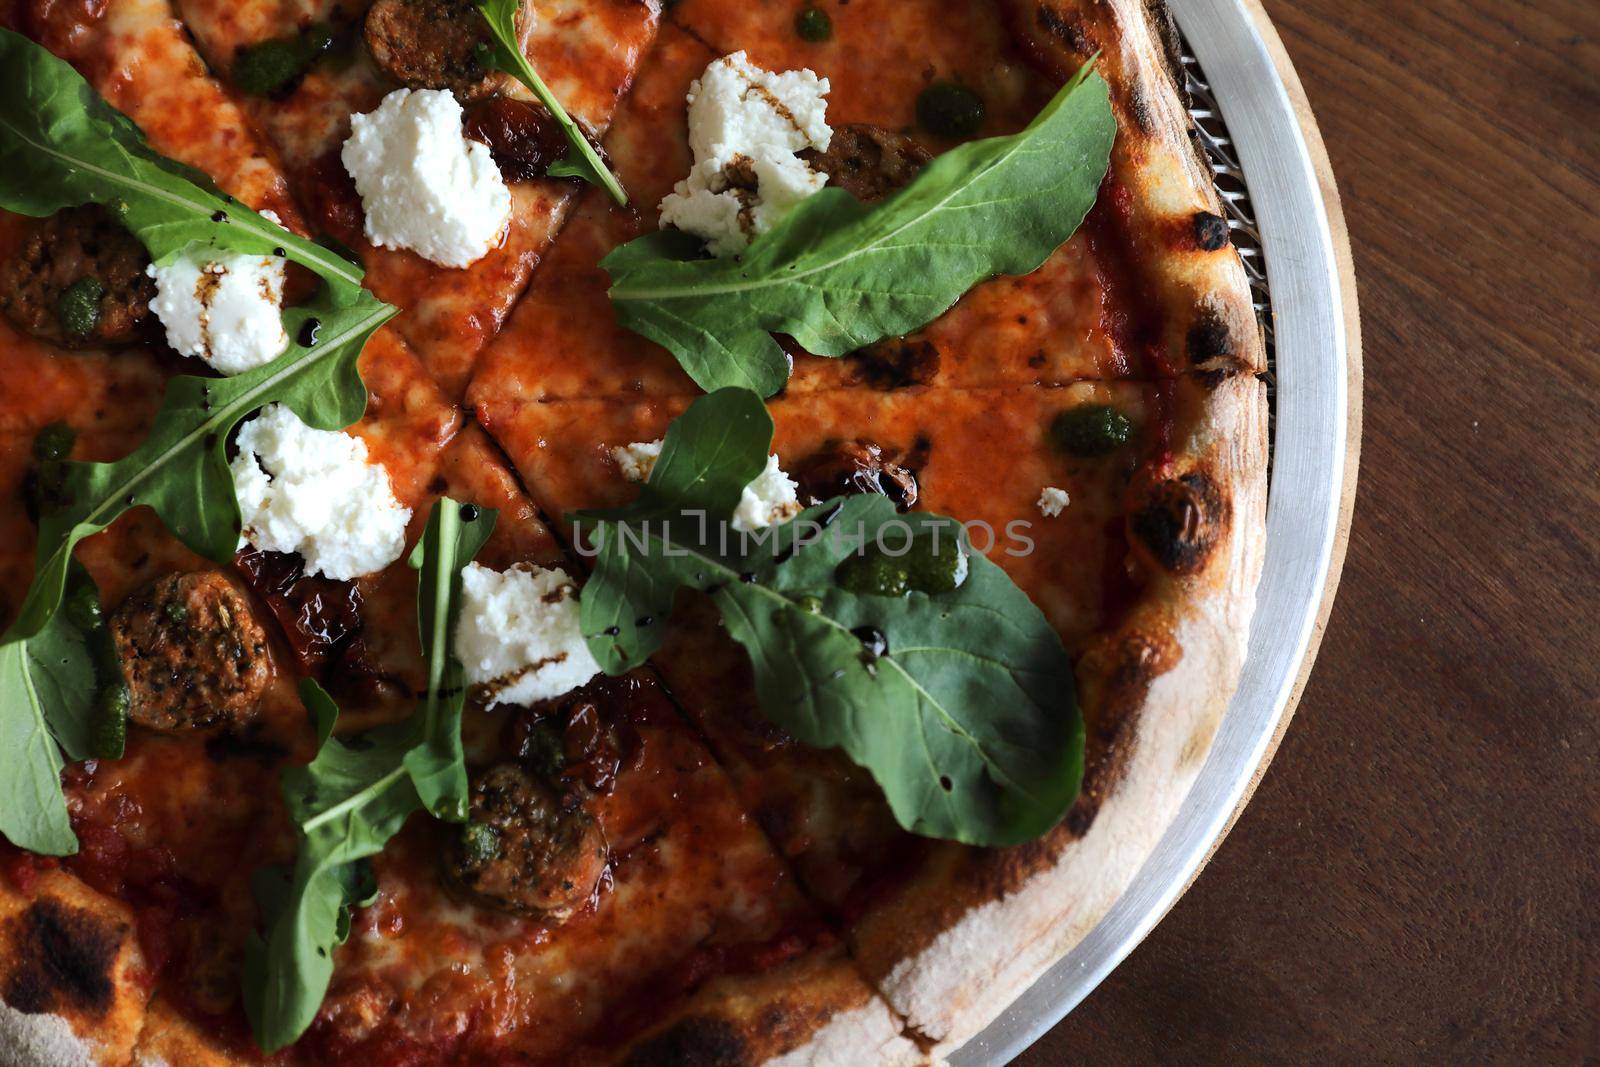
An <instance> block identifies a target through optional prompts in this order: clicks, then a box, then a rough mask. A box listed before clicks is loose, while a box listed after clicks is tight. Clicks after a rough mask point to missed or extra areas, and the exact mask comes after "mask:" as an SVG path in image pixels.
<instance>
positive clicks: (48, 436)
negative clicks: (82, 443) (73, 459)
mask: <svg viewBox="0 0 1600 1067" xmlns="http://www.w3.org/2000/svg"><path fill="white" fill-rule="evenodd" d="M77 439H78V432H77V431H76V430H74V429H73V428H72V427H71V426H68V425H67V424H66V423H64V422H52V423H51V424H50V425H48V426H46V427H45V428H44V429H42V430H40V431H39V433H38V436H36V437H35V438H34V439H33V458H34V459H36V460H38V461H39V462H41V463H45V462H48V461H50V460H62V459H66V458H67V457H68V456H69V455H71V454H72V446H73V444H74V443H75V442H76V441H77Z"/></svg>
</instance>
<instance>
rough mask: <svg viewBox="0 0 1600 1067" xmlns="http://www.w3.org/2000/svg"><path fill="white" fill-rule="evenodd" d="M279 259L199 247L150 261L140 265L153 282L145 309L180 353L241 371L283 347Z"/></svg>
mask: <svg viewBox="0 0 1600 1067" xmlns="http://www.w3.org/2000/svg"><path fill="white" fill-rule="evenodd" d="M283 263H284V261H283V260H282V259H280V258H278V257H277V256H252V255H246V254H244V253H242V252H219V251H215V250H210V251H206V250H204V249H202V250H199V251H198V252H185V253H184V254H182V255H180V256H178V257H177V258H176V259H174V260H173V261H172V262H171V263H166V264H163V265H160V266H157V265H156V264H153V263H152V264H151V265H150V266H149V267H148V268H146V273H147V274H149V275H150V277H152V278H154V279H155V281H156V296H155V299H154V300H152V301H151V302H150V310H151V311H154V312H155V313H156V318H158V319H160V320H161V325H163V326H165V327H166V329H167V343H168V344H170V345H171V346H172V347H173V348H175V349H177V350H178V351H179V352H180V353H182V354H183V355H185V356H195V357H197V358H199V359H203V360H205V361H206V362H207V363H209V364H210V365H211V366H212V367H214V368H216V369H217V370H218V371H220V372H222V373H223V374H229V375H232V374H243V373H244V372H245V371H247V370H251V369H252V368H255V367H259V366H261V365H262V364H263V363H271V362H272V361H273V360H274V359H276V358H277V357H278V356H279V355H280V354H282V352H283V350H284V349H285V348H287V347H288V346H289V335H288V334H287V333H286V332H284V329H283V279H284V266H283Z"/></svg>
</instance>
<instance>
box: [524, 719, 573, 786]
mask: <svg viewBox="0 0 1600 1067" xmlns="http://www.w3.org/2000/svg"><path fill="white" fill-rule="evenodd" d="M517 757H518V758H519V759H521V760H522V762H523V764H524V765H525V766H526V767H527V768H528V769H529V770H531V771H533V772H534V773H535V774H537V775H539V776H540V777H541V778H554V777H555V776H556V775H558V774H560V773H561V770H562V768H563V767H565V766H566V762H567V760H566V753H565V751H564V750H563V748H562V743H561V732H560V731H559V730H558V729H557V728H556V726H555V724H554V723H553V722H549V721H545V722H540V723H537V724H535V725H534V726H533V727H532V728H531V729H529V730H528V732H527V734H526V735H524V737H523V739H522V745H521V747H520V748H519V749H518V751H517Z"/></svg>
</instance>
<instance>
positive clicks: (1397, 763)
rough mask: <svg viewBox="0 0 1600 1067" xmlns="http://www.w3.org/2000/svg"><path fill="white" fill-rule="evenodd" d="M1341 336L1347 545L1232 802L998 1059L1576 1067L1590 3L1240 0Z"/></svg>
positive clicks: (1581, 1007) (1586, 747) (1581, 957)
mask: <svg viewBox="0 0 1600 1067" xmlns="http://www.w3.org/2000/svg"><path fill="white" fill-rule="evenodd" d="M1265 6H1266V8H1267V10H1268V12H1269V14H1270V15H1271V17H1272V19H1273V21H1274V23H1275V24H1276V26H1277V28H1278V32H1279V33H1280V34H1281V35H1282V37H1283V39H1284V43H1285V45H1286V46H1287V49H1288V51H1289V54H1290V56H1291V57H1292V59H1293V61H1294V63H1295V66H1296V67H1297V68H1298V70H1299V72H1300V76H1301V79H1302V80H1303V81H1304V83H1305V87H1306V91H1307V94H1308V95H1309V97H1310V100H1311V104H1312V107H1313V108H1314V110H1315V112H1316V115H1317V118H1318V120H1319V122H1320V124H1321V128H1322V132H1323V135H1324V137H1325V138H1326V140H1327V144H1328V151H1329V155H1330V156H1331V158H1332V162H1333V169H1334V173H1335V175H1336V176H1337V178H1338V182H1339V187H1340V190H1341V192H1342V193H1343V200H1344V208H1345V213H1346V215H1347V216H1348V220H1349V224H1350V230H1351V240H1352V245H1353V248H1354V252H1355V265H1356V275H1357V279H1358V281H1359V284H1360V290H1361V310H1362V323H1363V328H1364V336H1365V371H1366V407H1365V421H1366V430H1365V440H1364V452H1363V456H1362V464H1361V479H1360V489H1359V492H1358V494H1357V498H1356V509H1355V523H1354V528H1353V531H1352V534H1351V538H1350V547H1349V557H1348V562H1347V564H1346V567H1345V571H1344V581H1343V585H1342V586H1341V589H1340V592H1339V597H1338V601H1337V603H1336V604H1335V606H1334V609H1333V616H1332V621H1331V624H1330V626H1329V629H1328V631H1327V635H1326V638H1325V640H1324V641H1323V644H1322V651H1321V655H1320V657H1319V659H1318V662H1317V665H1316V668H1315V670H1314V671H1313V673H1312V676H1311V681H1310V685H1309V686H1308V688H1307V690H1306V693H1305V697H1304V700H1303V701H1302V703H1301V704H1300V708H1299V711H1298V713H1297V714H1296V716H1295V719H1294V722H1293V725H1292V726H1291V727H1290V728H1289V732H1288V735H1287V736H1286V737H1285V739H1284V741H1283V745H1282V747H1281V748H1280V749H1279V751H1278V755H1277V758H1276V760H1275V762H1274V763H1273V764H1272V767H1271V769H1270V770H1269V771H1268V773H1267V776H1266V778H1265V780H1264V781H1263V782H1262V784H1261V787H1260V789H1259V790H1258V791H1257V793H1256V795H1255V799H1254V800H1253V801H1252V802H1251V804H1250V806H1249V807H1248V808H1247V809H1246V810H1245V812H1244V814H1243V816H1242V817H1241V818H1240V820H1239V822H1238V824H1237V826H1236V827H1235V828H1234V830H1233V833H1232V834H1231V836H1230V837H1229V838H1228V839H1227V841H1226V842H1225V843H1224V844H1223V846H1222V848H1221V849H1220V850H1219V851H1218V853H1217V854H1216V856H1215V857H1214V858H1213V859H1212V861H1211V863H1210V865H1209V866H1208V867H1207V868H1206V870H1205V871H1204V872H1203V873H1202V874H1201V876H1200V879H1199V881H1198V882H1197V883H1196V884H1195V886H1194V888H1193V889H1192V890H1191V891H1190V892H1189V893H1188V894H1187V895H1186V896H1185V897H1184V898H1183V899H1182V900H1181V901H1180V902H1179V904H1178V905H1177V907H1176V908H1175V909H1174V910H1173V912H1172V913H1171V914H1170V915H1169V916H1168V917H1167V918H1166V920H1165V921H1164V922H1163V923H1162V924H1161V925H1160V926H1159V927H1157V928H1156V930H1155V932H1154V933H1153V934H1152V935H1151V937H1150V938H1149V939H1148V940H1147V941H1146V942H1145V943H1144V944H1143V945H1141V946H1140V947H1139V948H1138V949H1136V950H1135V951H1134V953H1133V955H1132V956H1130V957H1129V958H1128V960H1127V962H1126V963H1124V964H1123V966H1122V967H1121V968H1119V969H1118V970H1117V971H1116V972H1115V973H1114V974H1113V975H1112V976H1111V977H1110V979H1108V980H1107V981H1106V983H1105V984H1104V985H1103V986H1102V987H1101V988H1100V989H1099V990H1097V991H1096V992H1095V993H1094V994H1093V995H1091V996H1090V997H1089V999H1088V1000H1087V1001H1085V1002H1084V1003H1083V1005H1082V1006H1081V1007H1080V1008H1079V1009H1078V1010H1077V1011H1076V1012H1075V1013H1074V1014H1073V1015H1072V1016H1070V1017H1069V1018H1068V1019H1067V1020H1066V1021H1065V1022H1063V1023H1062V1024H1061V1025H1060V1026H1058V1027H1057V1028H1056V1029H1055V1030H1054V1031H1052V1032H1051V1033H1050V1034H1049V1035H1047V1036H1046V1037H1045V1038H1044V1039H1043V1040H1041V1041H1040V1042H1039V1044H1038V1045H1036V1046H1035V1047H1034V1048H1033V1049H1032V1050H1031V1051H1029V1052H1028V1053H1027V1054H1025V1055H1024V1056H1023V1057H1022V1058H1021V1059H1020V1060H1019V1061H1018V1062H1019V1063H1021V1064H1026V1065H1028V1067H1046V1065H1054V1064H1073V1065H1078V1064H1083V1063H1093V1064H1101V1063H1115V1064H1143V1063H1228V1064H1236V1063H1319V1064H1321V1063H1412V1062H1417V1063H1449V1064H1469V1063H1517V1064H1542V1063H1583V1062H1590V1063H1600V221H1597V220H1600V0H1265Z"/></svg>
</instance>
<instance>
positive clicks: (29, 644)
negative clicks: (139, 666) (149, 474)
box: [0, 563, 108, 855]
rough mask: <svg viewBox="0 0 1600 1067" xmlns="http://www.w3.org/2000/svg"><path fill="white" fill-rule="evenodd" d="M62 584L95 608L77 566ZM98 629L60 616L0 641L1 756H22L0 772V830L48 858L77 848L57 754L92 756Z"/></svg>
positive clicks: (93, 593) (85, 578) (90, 589)
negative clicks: (9, 770) (27, 637)
mask: <svg viewBox="0 0 1600 1067" xmlns="http://www.w3.org/2000/svg"><path fill="white" fill-rule="evenodd" d="M67 589H68V593H69V595H72V596H74V597H76V598H79V599H80V600H82V601H84V602H87V603H90V604H93V605H94V606H95V607H96V608H98V604H99V595H98V593H97V591H96V590H95V587H94V580H93V579H91V578H90V577H89V573H88V572H87V571H86V570H84V569H83V567H82V566H80V565H78V564H76V563H74V564H73V565H72V567H71V569H70V570H69V571H68V574H67ZM96 614H98V611H96ZM104 626H105V624H104V623H103V622H100V623H98V628H99V630H100V631H101V632H100V633H90V632H88V631H86V630H85V628H84V627H83V626H82V625H81V624H80V623H79V622H78V621H77V620H74V619H70V618H68V617H67V615H66V614H65V613H62V614H59V615H57V616H56V617H55V618H53V619H51V620H50V622H49V623H48V624H47V625H46V626H45V628H44V629H43V630H41V631H40V632H39V633H38V635H37V636H35V637H34V638H33V639H32V640H31V641H7V642H5V643H4V644H0V709H6V713H5V714H0V753H21V754H22V755H21V757H20V758H19V759H18V760H17V762H18V765H19V769H18V773H15V774H7V775H3V776H0V833H3V834H4V835H5V836H6V837H7V838H9V839H10V840H12V841H16V840H18V839H19V838H23V839H33V840H38V841H40V842H41V843H44V844H46V845H47V846H48V847H49V848H50V853H49V854H50V855H66V854H69V853H72V852H76V851H77V839H76V838H75V837H73V834H72V828H71V826H70V824H69V823H68V820H67V807H66V800H65V798H64V797H63V796H62V794H61V781H60V778H59V777H58V775H60V773H61V769H62V767H63V766H64V763H63V760H62V753H63V752H64V753H65V754H66V757H67V758H68V759H75V760H76V759H84V758H86V757H88V756H91V755H95V754H96V753H95V751H94V749H95V745H94V725H95V722H94V715H95V696H96V693H97V689H98V683H99V682H100V681H103V679H101V678H100V672H102V671H103V670H104V669H105V668H102V667H100V666H99V665H97V664H96V662H95V651H94V647H93V644H92V642H93V641H94V640H95V639H97V638H98V639H102V640H108V638H106V636H105V634H104ZM34 851H43V849H34Z"/></svg>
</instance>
